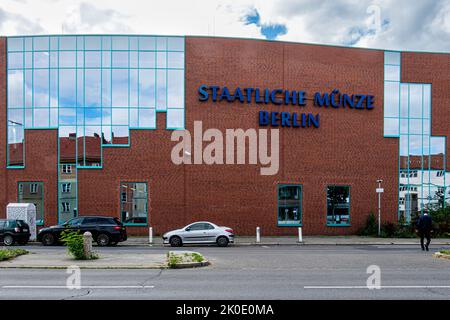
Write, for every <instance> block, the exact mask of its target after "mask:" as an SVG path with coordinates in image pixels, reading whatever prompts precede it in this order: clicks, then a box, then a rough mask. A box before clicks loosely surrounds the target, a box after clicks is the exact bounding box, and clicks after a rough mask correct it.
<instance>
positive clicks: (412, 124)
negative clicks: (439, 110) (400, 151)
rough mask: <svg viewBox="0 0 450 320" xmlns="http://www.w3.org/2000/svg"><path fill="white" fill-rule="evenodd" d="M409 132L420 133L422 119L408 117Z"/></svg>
mask: <svg viewBox="0 0 450 320" xmlns="http://www.w3.org/2000/svg"><path fill="white" fill-rule="evenodd" d="M409 134H422V119H409Z"/></svg>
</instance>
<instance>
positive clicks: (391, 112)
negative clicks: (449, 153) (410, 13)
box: [169, 70, 400, 117]
mask: <svg viewBox="0 0 450 320" xmlns="http://www.w3.org/2000/svg"><path fill="white" fill-rule="evenodd" d="M173 72H181V73H182V71H178V70H175V71H173ZM169 79H170V78H169ZM399 91H400V85H399V83H398V82H385V83H384V95H385V96H384V116H385V117H398V114H399ZM169 99H170V98H169Z"/></svg>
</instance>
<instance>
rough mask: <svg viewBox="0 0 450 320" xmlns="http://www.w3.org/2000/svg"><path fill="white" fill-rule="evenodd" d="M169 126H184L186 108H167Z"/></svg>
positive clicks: (179, 127) (176, 127)
mask: <svg viewBox="0 0 450 320" xmlns="http://www.w3.org/2000/svg"><path fill="white" fill-rule="evenodd" d="M167 128H170V129H183V128H184V110H182V109H168V110H167Z"/></svg>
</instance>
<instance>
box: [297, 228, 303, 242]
mask: <svg viewBox="0 0 450 320" xmlns="http://www.w3.org/2000/svg"><path fill="white" fill-rule="evenodd" d="M298 242H303V234H302V227H299V228H298Z"/></svg>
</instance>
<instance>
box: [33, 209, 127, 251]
mask: <svg viewBox="0 0 450 320" xmlns="http://www.w3.org/2000/svg"><path fill="white" fill-rule="evenodd" d="M66 230H70V231H80V233H81V234H83V233H85V232H86V231H89V232H90V233H92V238H93V239H94V241H97V243H98V245H99V246H102V247H104V246H108V245H112V246H114V245H116V244H117V243H119V242H121V241H125V240H127V230H126V229H125V226H124V225H123V224H122V222H120V221H119V219H117V218H113V217H103V216H100V217H98V216H85V217H76V218H72V219H70V220H69V221H67V222H66V223H64V224H60V225H56V226H51V227H48V228H43V229H41V230H39V233H38V235H37V240H38V241H41V242H42V244H43V245H44V246H51V245H54V244H57V243H58V242H59V241H60V238H61V233H62V232H63V231H66Z"/></svg>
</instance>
